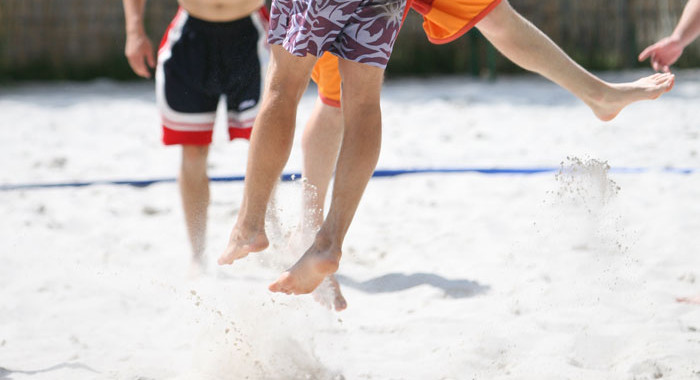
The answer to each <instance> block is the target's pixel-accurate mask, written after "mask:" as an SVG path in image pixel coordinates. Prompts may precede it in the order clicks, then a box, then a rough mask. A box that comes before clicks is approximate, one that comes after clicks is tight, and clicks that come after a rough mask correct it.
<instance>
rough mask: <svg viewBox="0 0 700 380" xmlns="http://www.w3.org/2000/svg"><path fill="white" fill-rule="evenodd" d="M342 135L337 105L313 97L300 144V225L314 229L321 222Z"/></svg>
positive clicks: (340, 112)
mask: <svg viewBox="0 0 700 380" xmlns="http://www.w3.org/2000/svg"><path fill="white" fill-rule="evenodd" d="M342 138H343V114H342V111H341V110H340V108H337V107H331V106H328V105H325V104H323V102H321V100H317V101H316V104H315V106H314V110H313V112H312V113H311V117H310V118H309V121H308V122H307V124H306V127H305V128H304V134H303V136H302V142H301V147H302V151H303V153H304V162H303V165H304V167H303V170H302V172H303V173H302V174H303V177H304V179H305V180H306V182H305V183H304V205H303V209H304V221H303V228H304V229H305V230H307V231H308V230H311V231H313V232H314V233H315V232H317V231H318V228H320V227H321V223H323V216H324V206H325V199H326V193H327V192H328V187H329V185H330V181H331V177H332V176H333V170H334V169H335V165H336V161H337V158H338V150H339V149H340V142H341V140H342Z"/></svg>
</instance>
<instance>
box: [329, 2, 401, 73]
mask: <svg viewBox="0 0 700 380" xmlns="http://www.w3.org/2000/svg"><path fill="white" fill-rule="evenodd" d="M405 8H406V0H364V1H362V2H361V3H360V5H359V6H358V7H357V9H356V10H355V12H354V13H353V15H352V17H351V18H350V19H349V20H348V22H347V24H346V25H345V27H344V28H343V31H342V33H341V34H340V35H339V36H338V38H337V39H336V40H335V41H334V43H333V45H332V46H331V47H330V49H329V51H330V52H332V53H333V54H335V55H337V56H339V57H340V58H344V59H346V60H350V61H353V62H358V63H363V64H366V65H370V66H375V67H379V68H382V69H383V68H385V67H386V65H387V63H388V62H389V57H390V56H391V52H392V50H393V48H394V42H396V37H397V36H398V34H399V30H400V29H401V23H402V19H403V14H404V10H405Z"/></svg>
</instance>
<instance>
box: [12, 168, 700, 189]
mask: <svg viewBox="0 0 700 380" xmlns="http://www.w3.org/2000/svg"><path fill="white" fill-rule="evenodd" d="M559 170H561V168H559V167H533V168H478V167H465V168H415V169H383V170H382V169H378V170H375V171H374V174H373V175H372V177H375V178H381V177H396V176H400V175H407V174H457V173H479V174H485V175H534V174H543V173H553V172H558V171H559ZM653 171H657V172H662V173H671V174H695V173H698V172H700V169H698V168H661V169H658V170H656V169H650V168H642V167H639V168H634V167H627V168H624V167H623V168H611V169H610V172H611V173H621V174H638V173H647V172H653ZM281 178H282V181H285V182H288V181H294V180H297V179H299V178H301V173H285V174H283V175H282V177H281ZM244 179H245V177H244V176H242V175H238V176H224V177H211V178H210V179H209V180H210V181H211V182H240V181H243V180H244ZM176 181H177V179H176V178H153V179H143V180H130V179H125V180H97V181H82V182H55V183H20V184H4V185H0V191H12V190H34V189H51V188H63V187H86V186H96V185H117V186H121V185H128V186H133V187H147V186H151V185H153V184H157V183H168V182H176Z"/></svg>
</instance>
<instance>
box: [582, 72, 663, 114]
mask: <svg viewBox="0 0 700 380" xmlns="http://www.w3.org/2000/svg"><path fill="white" fill-rule="evenodd" d="M674 81H675V77H674V75H673V74H669V73H663V74H654V75H650V76H648V77H645V78H642V79H639V80H637V81H635V82H630V83H615V84H610V85H609V86H610V87H609V88H608V90H607V91H606V92H605V93H604V94H603V95H602V96H600V98H599V99H598V100H595V101H591V102H587V104H588V105H589V106H590V107H591V109H592V110H593V113H595V115H596V116H597V117H598V118H599V119H600V120H603V121H609V120H612V119H614V118H615V116H617V114H619V113H620V111H622V109H623V108H625V107H626V106H628V105H629V104H630V103H634V102H637V101H640V100H652V99H656V98H658V97H659V96H661V95H662V94H663V93H665V92H668V91H669V90H671V88H673V84H674Z"/></svg>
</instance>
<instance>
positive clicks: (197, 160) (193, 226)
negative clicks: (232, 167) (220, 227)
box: [178, 145, 209, 270]
mask: <svg viewBox="0 0 700 380" xmlns="http://www.w3.org/2000/svg"><path fill="white" fill-rule="evenodd" d="M208 154H209V146H207V145H183V146H182V163H181V165H180V175H179V176H178V184H179V186H180V197H181V199H182V210H183V212H184V214H185V224H186V225H187V235H188V237H189V240H190V245H191V247H192V264H193V266H198V267H200V269H201V266H202V264H203V263H202V256H203V255H204V249H205V246H206V231H207V207H208V206H209V177H208V176H207V156H208ZM193 270H194V268H193Z"/></svg>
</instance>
